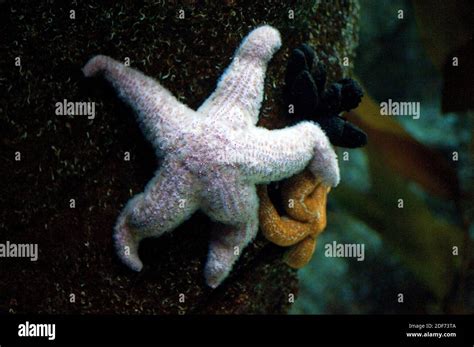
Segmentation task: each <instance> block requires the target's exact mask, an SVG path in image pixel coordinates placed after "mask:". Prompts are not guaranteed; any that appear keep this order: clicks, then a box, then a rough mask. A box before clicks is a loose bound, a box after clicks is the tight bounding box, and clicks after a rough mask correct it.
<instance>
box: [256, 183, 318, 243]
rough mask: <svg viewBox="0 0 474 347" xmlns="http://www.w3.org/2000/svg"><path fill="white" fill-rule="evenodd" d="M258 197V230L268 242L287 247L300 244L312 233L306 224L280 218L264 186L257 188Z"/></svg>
mask: <svg viewBox="0 0 474 347" xmlns="http://www.w3.org/2000/svg"><path fill="white" fill-rule="evenodd" d="M258 197H259V198H260V209H259V220H260V228H261V229H262V232H263V236H265V238H266V239H267V240H268V241H270V242H273V243H274V244H276V245H278V246H282V247H288V246H292V245H294V244H296V243H298V242H300V241H301V240H303V239H304V238H306V237H307V236H309V235H310V234H311V233H312V232H313V230H312V229H311V225H310V224H308V223H302V222H300V221H297V220H293V219H289V218H282V217H281V216H280V215H279V214H278V212H277V210H276V208H275V207H274V206H273V204H272V202H271V201H270V198H269V196H268V192H267V187H266V186H264V185H263V186H260V187H259V189H258Z"/></svg>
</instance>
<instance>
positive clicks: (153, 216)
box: [83, 26, 339, 288]
mask: <svg viewBox="0 0 474 347" xmlns="http://www.w3.org/2000/svg"><path fill="white" fill-rule="evenodd" d="M280 45H281V41H280V35H279V33H278V31H277V30H276V29H274V28H272V27H270V26H261V27H259V28H257V29H255V30H253V31H252V32H251V33H250V34H249V35H248V36H247V37H246V38H245V39H244V40H243V42H242V44H241V45H240V47H239V48H238V49H237V51H236V53H235V56H234V58H233V61H232V63H231V65H230V66H229V67H228V69H227V70H226V71H225V73H224V74H223V76H222V77H221V79H220V81H219V82H218V84H217V88H216V90H215V91H214V92H213V93H212V95H211V96H210V97H209V98H208V99H207V100H206V101H205V102H204V103H203V104H202V106H201V107H199V109H198V110H197V111H193V110H191V109H189V108H188V107H187V106H185V105H183V104H181V103H180V102H179V101H178V100H177V99H176V98H175V97H174V96H172V95H171V93H170V92H169V91H168V90H166V89H165V88H164V87H162V86H161V85H160V84H159V83H158V82H157V81H155V80H153V79H151V78H149V77H147V76H145V75H143V74H142V73H140V72H139V71H136V70H133V69H131V68H128V67H125V66H124V65H122V64H121V63H119V62H117V61H115V60H113V59H112V58H109V57H106V56H101V55H99V56H96V57H94V58H92V59H91V60H90V61H89V62H88V63H87V64H86V66H85V67H84V69H83V71H84V74H85V76H87V77H89V76H93V75H96V74H98V73H101V74H102V75H103V76H104V77H105V78H106V79H107V80H108V81H110V82H111V83H112V85H113V86H114V88H115V89H116V90H117V91H118V94H119V95H120V97H121V98H122V99H123V100H124V101H125V102H127V103H128V104H130V105H131V106H132V107H133V108H134V109H135V111H136V113H137V118H138V121H139V123H140V125H141V127H142V130H143V132H144V134H145V136H146V137H147V139H148V140H149V141H150V142H151V143H152V144H153V146H154V148H155V150H156V153H157V155H158V156H161V157H163V160H162V165H161V167H160V168H159V169H158V171H157V172H156V174H155V176H154V178H153V179H152V180H151V181H150V182H149V183H148V184H147V186H146V188H145V191H144V192H143V193H141V194H138V195H136V196H135V197H133V198H132V199H131V200H130V201H129V202H128V203H127V205H126V206H125V208H124V209H123V211H122V213H121V215H120V216H119V218H118V221H117V224H116V226H115V234H114V239H115V247H116V250H117V253H118V255H119V257H120V258H121V260H122V261H123V262H124V263H125V264H126V265H128V266H129V267H130V268H131V269H133V270H135V271H140V270H141V269H142V267H143V264H142V262H141V260H140V258H139V256H138V245H139V243H140V241H141V240H142V239H143V238H146V237H158V236H161V235H162V234H164V233H165V232H169V231H171V230H173V229H174V228H175V227H177V226H178V225H179V224H181V223H182V222H183V221H184V220H186V219H187V218H189V217H190V216H191V215H192V214H193V213H194V212H195V211H196V210H198V209H201V210H202V211H203V212H204V213H206V214H207V215H208V216H209V217H210V218H211V219H212V220H214V221H216V222H219V227H218V228H215V229H214V230H213V233H212V236H211V241H210V245H209V255H208V260H207V263H206V266H205V278H206V282H207V284H208V285H209V286H211V287H214V288H215V287H217V286H218V285H219V284H220V283H221V282H222V281H223V280H224V279H225V278H226V276H227V275H228V273H229V272H230V270H231V269H232V266H233V264H234V262H235V261H236V259H237V258H238V256H239V254H240V253H241V250H242V249H243V248H244V247H245V246H246V245H247V244H248V243H249V242H250V241H251V240H252V239H253V238H254V237H255V235H256V233H257V231H258V206H259V201H258V197H257V193H256V188H255V185H256V184H260V183H268V182H271V181H275V180H281V179H284V178H287V177H289V176H292V175H294V174H296V173H298V172H300V171H302V170H303V169H304V168H305V167H309V169H310V171H311V172H312V173H314V174H315V175H316V176H318V177H321V178H322V180H323V181H324V182H325V183H326V184H327V185H328V186H336V185H337V184H338V182H339V168H338V163H337V158H336V154H335V152H334V151H333V149H332V148H331V146H330V143H329V140H328V139H327V137H326V135H325V134H324V132H323V131H322V130H321V129H320V127H319V126H318V125H317V124H315V123H313V122H310V121H305V122H302V123H299V124H297V125H295V126H292V127H290V128H285V129H280V130H272V131H270V130H268V129H265V128H260V127H257V126H256V123H257V121H258V115H259V110H260V106H261V102H262V99H263V87H264V79H265V72H266V67H267V63H268V61H269V60H270V59H271V57H272V55H273V54H274V53H275V51H277V50H278V49H279V47H280Z"/></svg>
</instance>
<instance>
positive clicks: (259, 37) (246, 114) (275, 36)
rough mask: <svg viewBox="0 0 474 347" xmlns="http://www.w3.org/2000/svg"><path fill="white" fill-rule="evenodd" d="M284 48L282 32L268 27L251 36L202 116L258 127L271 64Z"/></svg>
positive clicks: (204, 106) (209, 99)
mask: <svg viewBox="0 0 474 347" xmlns="http://www.w3.org/2000/svg"><path fill="white" fill-rule="evenodd" d="M280 46H281V38H280V34H279V32H278V31H277V30H276V29H274V28H272V27H270V26H268V25H265V26H261V27H259V28H256V29H255V30H253V31H252V32H250V33H249V34H248V35H247V37H246V38H245V39H244V40H243V41H242V44H241V45H240V47H239V48H238V49H237V51H236V53H235V55H234V58H233V60H232V63H231V64H230V66H229V67H228V68H227V70H226V71H225V73H224V74H223V75H222V77H221V79H220V80H219V82H218V84H217V88H216V90H215V91H214V92H213V93H212V94H211V96H209V98H208V99H207V100H206V101H205V102H204V103H203V104H202V105H201V107H200V108H199V109H198V112H199V113H201V114H206V115H208V116H209V117H214V118H223V119H227V120H229V121H231V122H232V123H234V124H239V125H246V124H256V123H257V121H258V114H259V110H260V105H261V103H262V100H263V89H264V88H263V87H264V80H265V72H266V68H267V64H268V61H269V60H270V59H271V57H272V56H273V54H274V53H275V52H276V51H277V50H278V49H279V48H280Z"/></svg>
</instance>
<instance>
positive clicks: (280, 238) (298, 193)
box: [258, 170, 330, 269]
mask: <svg viewBox="0 0 474 347" xmlns="http://www.w3.org/2000/svg"><path fill="white" fill-rule="evenodd" d="M329 190H330V187H328V186H327V185H325V184H324V183H323V182H321V181H318V180H317V179H316V178H315V177H314V176H313V174H312V173H311V172H309V171H308V170H305V171H303V172H302V173H300V174H298V175H296V176H293V177H291V178H290V179H288V180H287V181H285V182H284V183H283V186H282V189H281V195H282V201H284V206H285V211H286V213H287V214H288V217H286V216H280V215H279V214H278V212H277V210H276V208H275V207H274V205H273V204H272V202H271V200H270V198H269V196H268V193H267V187H266V186H261V187H259V190H258V195H259V197H260V212H259V216H260V227H261V229H262V232H263V235H264V236H265V237H266V238H267V240H269V241H270V242H273V243H275V244H277V245H279V246H283V247H290V249H289V250H288V251H287V252H286V253H285V256H284V261H285V262H286V263H287V264H288V265H289V266H290V267H292V268H295V269H299V268H302V267H303V266H305V265H306V264H307V263H308V262H309V261H310V260H311V257H312V255H313V253H314V250H315V247H316V237H317V235H319V234H320V233H321V232H322V231H323V230H324V228H325V227H326V201H327V194H328V193H329ZM289 217H290V218H289Z"/></svg>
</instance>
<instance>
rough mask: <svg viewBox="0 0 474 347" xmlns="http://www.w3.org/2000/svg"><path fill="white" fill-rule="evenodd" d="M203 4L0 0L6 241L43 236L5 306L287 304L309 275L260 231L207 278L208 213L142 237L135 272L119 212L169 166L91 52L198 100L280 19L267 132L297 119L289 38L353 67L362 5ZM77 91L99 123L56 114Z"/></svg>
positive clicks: (2, 270) (11, 279) (332, 72)
mask: <svg viewBox="0 0 474 347" xmlns="http://www.w3.org/2000/svg"><path fill="white" fill-rule="evenodd" d="M205 2H206V4H205V5H203V4H202V2H199V4H198V3H197V2H193V1H186V2H184V1H183V2H165V1H154V2H153V1H147V2H141V1H132V0H130V1H125V2H117V3H115V2H110V3H107V4H104V2H102V1H88V2H79V3H73V4H65V2H62V1H52V0H51V1H44V2H37V3H35V4H34V5H33V4H31V3H28V2H26V1H25V2H22V1H7V2H2V3H0V23H1V24H0V32H2V34H3V35H2V36H1V38H0V39H1V41H0V46H1V49H2V52H4V53H3V54H2V55H1V56H0V66H1V71H2V74H1V75H2V76H1V80H0V88H1V93H0V138H1V146H0V181H1V182H2V184H1V185H0V242H2V243H3V242H6V241H7V240H8V241H10V242H14V243H37V244H38V246H39V257H38V260H37V261H36V262H32V261H30V260H28V259H22V258H0V263H1V265H0V312H5V311H8V312H12V313H38V312H41V313H131V314H133V313H147V314H167V313H171V314H176V313H284V312H286V311H287V310H288V308H289V306H290V305H291V302H290V301H291V300H289V298H290V297H291V295H290V294H294V295H296V293H297V280H296V275H295V272H294V271H293V270H290V269H289V268H288V267H287V266H286V265H285V264H284V263H283V262H282V260H281V255H282V252H283V250H282V249H280V248H278V247H276V246H274V245H271V244H269V243H268V242H267V241H265V240H264V239H263V238H262V237H261V236H259V237H258V238H257V240H256V242H254V243H252V244H251V245H250V246H249V247H248V248H246V249H245V250H244V252H243V255H242V257H241V258H240V260H239V261H238V263H237V265H236V266H235V268H234V271H233V273H232V274H231V276H230V277H229V278H228V279H227V280H226V281H225V282H224V284H223V285H222V286H221V287H219V288H218V289H217V290H214V291H213V290H211V289H210V288H208V287H206V286H205V283H204V277H203V266H204V262H205V260H206V255H207V244H208V237H209V232H208V231H209V229H210V226H211V222H210V220H209V219H207V217H205V216H204V215H201V214H197V215H195V216H193V217H192V218H191V219H190V220H189V221H187V222H186V223H184V224H183V225H181V226H180V227H179V228H178V229H177V230H176V231H175V232H173V233H172V234H169V235H165V236H162V237H161V238H159V239H154V240H146V241H144V242H142V245H141V250H140V254H141V257H142V259H143V261H144V263H145V268H144V270H143V271H142V272H141V273H138V274H137V273H134V272H131V271H129V270H128V269H126V268H125V267H124V266H123V265H122V264H121V263H120V262H119V261H118V259H117V258H116V256H115V254H114V251H113V247H112V230H113V226H114V223H115V220H116V218H117V216H118V214H119V212H120V210H121V209H122V207H123V206H124V204H125V203H126V202H127V201H128V199H129V198H130V197H131V196H133V195H135V194H137V193H139V192H141V191H142V190H143V188H144V186H145V184H146V183H147V182H148V180H149V179H150V178H151V177H152V175H153V172H154V170H155V169H156V167H157V166H158V163H157V162H156V160H155V155H154V153H153V150H152V148H151V146H150V145H149V144H148V143H147V142H146V141H145V139H144V137H143V136H142V134H141V133H140V130H139V128H138V125H137V123H136V121H135V119H134V115H133V112H132V111H131V109H130V108H128V107H127V106H126V105H125V104H124V103H122V102H121V101H120V100H119V99H118V98H117V96H116V94H115V92H114V91H113V89H112V88H111V87H110V86H109V85H108V84H107V83H105V82H104V81H102V80H100V79H94V80H86V79H85V78H84V77H83V76H82V73H81V67H82V66H83V65H84V64H85V62H86V61H87V60H88V59H89V58H91V57H92V56H93V55H95V54H99V53H100V54H105V55H108V56H111V57H113V58H115V59H117V60H122V61H128V60H129V61H130V65H131V66H133V67H134V68H137V69H139V70H141V71H143V72H144V73H145V74H147V75H149V76H152V77H154V78H156V79H157V80H159V81H160V83H162V84H163V85H164V86H166V87H167V88H169V90H170V91H171V92H172V93H173V94H174V95H176V96H177V97H178V98H179V99H180V100H181V101H183V102H184V103H186V104H188V105H189V106H190V107H192V108H196V107H197V106H198V105H199V104H200V103H201V102H202V101H203V100H204V99H205V98H206V97H207V95H209V94H210V93H211V91H212V90H213V88H214V86H215V84H216V81H217V79H218V77H219V76H220V75H221V74H222V72H223V70H224V69H225V68H226V66H227V65H228V64H229V62H230V59H231V57H232V54H233V51H234V50H235V49H236V47H238V45H239V43H240V41H241V39H242V38H243V37H244V36H245V35H246V34H247V33H248V32H249V31H250V30H251V29H252V28H254V27H256V26H258V25H260V24H262V23H268V24H270V25H273V26H275V27H276V28H277V29H278V30H279V31H280V33H281V35H282V41H283V46H282V49H281V50H280V51H279V52H278V53H277V54H276V55H275V57H274V59H273V60H272V61H271V63H270V67H269V70H268V74H267V81H266V88H265V92H266V96H265V101H264V105H263V107H262V112H261V115H260V119H261V122H260V124H262V125H263V126H266V127H269V128H278V127H283V126H285V124H286V123H287V122H288V119H287V118H286V117H287V116H286V115H285V112H284V110H282V103H281V101H280V100H281V93H282V86H283V76H284V72H285V71H284V70H285V66H286V59H287V57H288V54H289V52H290V50H291V49H293V48H294V47H296V46H297V45H298V44H299V43H301V42H303V41H309V42H310V43H312V44H313V45H314V46H315V47H316V49H317V50H318V52H320V56H321V58H322V59H323V60H324V61H325V62H326V64H327V65H328V68H329V77H330V80H334V79H336V78H340V77H341V76H342V72H343V66H342V64H341V63H342V59H343V58H344V57H348V58H349V62H350V65H351V64H352V61H353V53H354V48H355V45H356V43H357V30H356V28H357V19H358V17H357V11H358V5H357V3H356V2H354V1H344V0H338V1H332V2H321V3H320V2H318V1H303V2H288V1H258V2H257V1H248V2H245V3H244V2H237V1H227V2H217V1H205ZM344 68H346V67H344ZM347 68H348V69H350V66H349V67H347ZM347 72H348V71H344V74H347ZM64 99H66V100H68V101H94V102H95V103H96V109H95V117H94V119H88V118H87V116H74V117H68V116H61V115H57V114H56V112H55V105H56V103H57V102H63V101H64ZM127 153H129V155H130V160H127V158H128V157H127Z"/></svg>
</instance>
